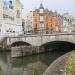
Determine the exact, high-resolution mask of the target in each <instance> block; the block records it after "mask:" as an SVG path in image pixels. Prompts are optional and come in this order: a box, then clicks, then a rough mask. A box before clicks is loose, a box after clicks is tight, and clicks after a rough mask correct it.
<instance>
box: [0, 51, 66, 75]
mask: <svg viewBox="0 0 75 75" xmlns="http://www.w3.org/2000/svg"><path fill="white" fill-rule="evenodd" d="M64 53H65V52H48V53H42V54H39V55H32V56H27V57H23V58H22V57H21V58H11V53H10V52H0V75H42V74H43V72H44V71H45V70H46V69H47V68H48V66H49V65H50V64H51V63H52V62H53V61H54V60H55V59H56V58H57V57H59V56H61V55H62V54H64Z"/></svg>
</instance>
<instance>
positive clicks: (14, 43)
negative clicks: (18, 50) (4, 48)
mask: <svg viewBox="0 0 75 75" xmlns="http://www.w3.org/2000/svg"><path fill="white" fill-rule="evenodd" d="M30 45H31V44H29V43H27V42H24V41H16V42H13V43H12V44H11V45H10V46H11V47H14V46H30Z"/></svg>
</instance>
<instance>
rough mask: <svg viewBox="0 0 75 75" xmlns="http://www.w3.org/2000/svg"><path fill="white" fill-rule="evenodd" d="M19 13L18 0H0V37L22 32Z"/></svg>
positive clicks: (19, 4) (20, 10) (19, 3)
mask: <svg viewBox="0 0 75 75" xmlns="http://www.w3.org/2000/svg"><path fill="white" fill-rule="evenodd" d="M21 14H22V4H21V2H20V1H19V0H0V38H1V37H5V36H16V35H19V34H22V18H21Z"/></svg>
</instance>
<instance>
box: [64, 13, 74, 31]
mask: <svg viewBox="0 0 75 75" xmlns="http://www.w3.org/2000/svg"><path fill="white" fill-rule="evenodd" d="M72 21H73V17H72V16H71V15H69V13H64V14H63V32H71V31H72Z"/></svg>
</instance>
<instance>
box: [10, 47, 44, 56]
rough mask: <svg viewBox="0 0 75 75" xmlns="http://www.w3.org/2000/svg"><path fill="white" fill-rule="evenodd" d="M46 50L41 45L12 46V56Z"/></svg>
mask: <svg viewBox="0 0 75 75" xmlns="http://www.w3.org/2000/svg"><path fill="white" fill-rule="evenodd" d="M42 52H44V48H40V47H39V46H16V47H11V57H22V56H27V55H32V54H37V53H42Z"/></svg>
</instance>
